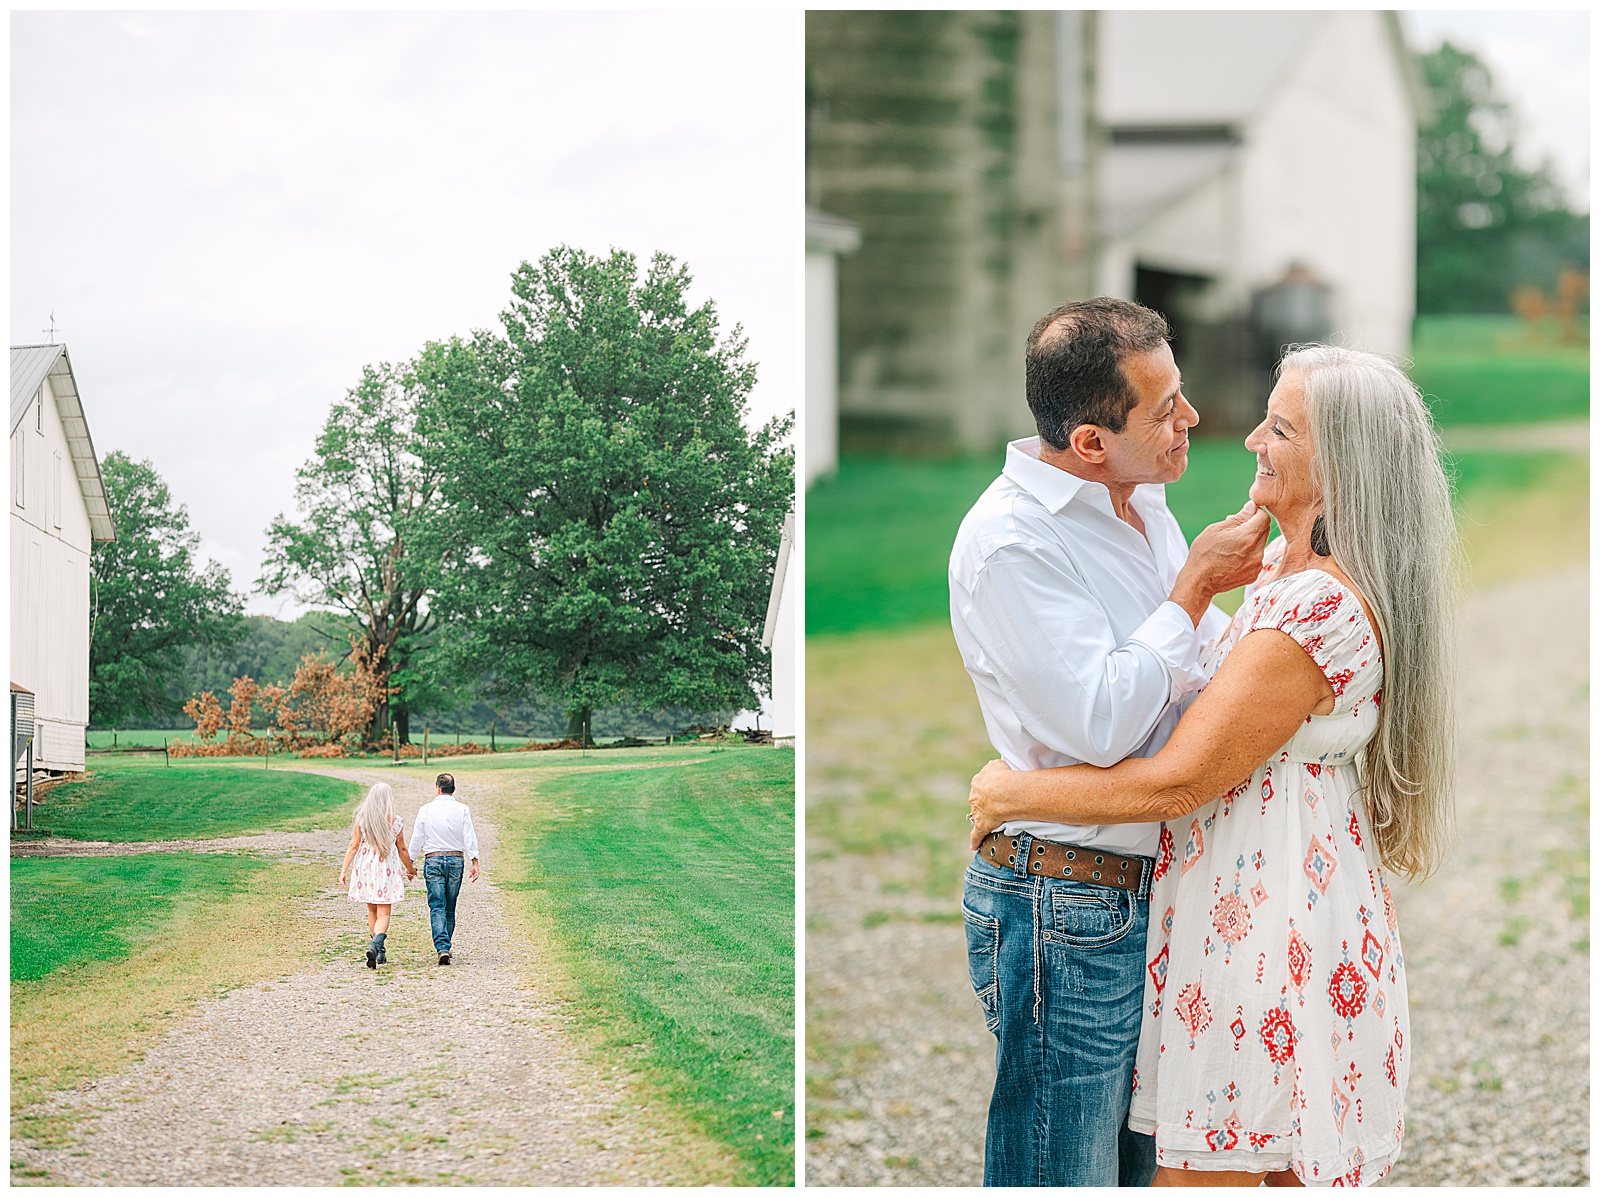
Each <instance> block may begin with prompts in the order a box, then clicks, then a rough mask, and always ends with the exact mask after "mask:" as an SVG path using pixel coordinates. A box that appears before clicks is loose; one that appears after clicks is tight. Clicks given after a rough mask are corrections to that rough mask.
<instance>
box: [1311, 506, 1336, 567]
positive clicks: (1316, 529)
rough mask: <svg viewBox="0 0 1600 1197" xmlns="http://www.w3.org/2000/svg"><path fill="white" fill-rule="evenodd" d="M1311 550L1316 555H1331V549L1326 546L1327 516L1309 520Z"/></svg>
mask: <svg viewBox="0 0 1600 1197" xmlns="http://www.w3.org/2000/svg"><path fill="white" fill-rule="evenodd" d="M1311 551H1312V552H1313V553H1315V554H1316V555H1317V556H1318V557H1331V556H1333V550H1332V549H1330V548H1329V547H1328V517H1327V516H1325V515H1319V516H1317V518H1316V519H1314V520H1312V521H1311Z"/></svg>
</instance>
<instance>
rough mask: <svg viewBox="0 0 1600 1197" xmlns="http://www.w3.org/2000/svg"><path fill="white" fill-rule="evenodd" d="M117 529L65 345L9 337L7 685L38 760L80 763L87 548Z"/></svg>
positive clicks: (69, 765) (85, 689)
mask: <svg viewBox="0 0 1600 1197" xmlns="http://www.w3.org/2000/svg"><path fill="white" fill-rule="evenodd" d="M116 536H117V532H116V528H115V526H114V525H113V523H112V520H111V511H110V508H109V507H108V506H107V503H106V489H105V481H104V479H103V478H102V477H101V474H100V463H99V461H98V459H96V457H95V453H94V443H93V442H92V441H91V440H90V439H89V425H88V422H87V421H86V420H85V418H84V414H83V404H82V403H81V401H80V400H79V397H78V385H77V381H76V380H75V379H74V377H73V374H72V361H71V359H70V358H69V357H68V355H67V347H66V346H65V345H20V346H16V345H14V346H12V348H11V687H12V691H13V693H16V692H17V691H18V690H19V689H20V691H22V692H24V693H26V694H31V696H32V699H33V717H34V723H35V728H36V731H35V740H34V767H35V768H36V769H43V770H48V771H51V772H65V771H68V770H79V769H82V768H83V755H84V730H85V729H86V728H87V727H88V724H89V618H90V594H89V549H90V545H91V544H92V543H93V542H95V541H105V540H115V539H116ZM20 760H21V752H20V748H19V746H18V745H16V744H15V743H14V744H13V751H12V764H13V767H14V768H15V767H16V766H17V765H18V764H19V762H20Z"/></svg>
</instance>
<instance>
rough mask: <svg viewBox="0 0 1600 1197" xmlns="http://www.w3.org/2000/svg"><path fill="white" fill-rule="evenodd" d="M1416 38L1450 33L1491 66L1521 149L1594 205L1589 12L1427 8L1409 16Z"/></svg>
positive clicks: (1427, 44)
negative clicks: (1547, 161)
mask: <svg viewBox="0 0 1600 1197" xmlns="http://www.w3.org/2000/svg"><path fill="white" fill-rule="evenodd" d="M1405 16H1406V20H1407V21H1408V22H1409V23H1410V27H1411V28H1410V32H1411V36H1412V39H1413V42H1414V44H1415V45H1416V47H1417V48H1419V49H1422V50H1432V49H1435V48H1437V47H1438V45H1439V43H1440V42H1441V41H1443V40H1445V39H1447V38H1448V39H1449V40H1450V41H1451V42H1453V43H1454V44H1456V45H1458V46H1461V47H1462V48H1463V49H1469V50H1472V51H1473V52H1474V53H1476V54H1477V55H1478V57H1479V58H1481V59H1483V60H1484V61H1485V62H1487V63H1488V64H1489V69H1490V70H1491V71H1492V72H1493V73H1494V77H1495V82H1496V83H1497V84H1499V87H1500V94H1501V95H1502V96H1504V97H1505V98H1506V99H1508V100H1510V101H1511V103H1512V106H1513V107H1514V108H1515V109H1516V112H1517V115H1518V117H1519V118H1520V124H1521V131H1522V136H1521V138H1520V144H1519V146H1518V148H1519V149H1520V150H1521V151H1522V152H1523V157H1524V159H1525V160H1526V161H1525V164H1526V165H1529V166H1532V165H1537V164H1538V162H1539V161H1540V160H1541V159H1542V158H1543V157H1544V156H1545V155H1546V154H1548V155H1549V156H1550V157H1551V158H1553V159H1554V160H1555V165H1556V168H1557V173H1558V175H1559V177H1560V179H1561V182H1562V183H1563V184H1564V185H1565V187H1566V191H1567V196H1568V199H1569V200H1570V201H1571V202H1572V203H1573V204H1574V205H1575V206H1576V207H1577V209H1578V210H1579V211H1587V210H1588V208H1589V13H1588V11H1587V10H1570V11H1562V12H1424V11H1412V12H1408V13H1406V14H1405Z"/></svg>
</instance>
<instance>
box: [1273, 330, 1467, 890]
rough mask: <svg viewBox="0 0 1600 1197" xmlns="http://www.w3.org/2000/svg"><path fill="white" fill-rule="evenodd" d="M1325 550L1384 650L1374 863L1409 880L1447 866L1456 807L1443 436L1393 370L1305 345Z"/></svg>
mask: <svg viewBox="0 0 1600 1197" xmlns="http://www.w3.org/2000/svg"><path fill="white" fill-rule="evenodd" d="M1278 369H1279V372H1280V374H1290V373H1293V374H1297V375H1299V376H1300V378H1301V380H1302V381H1303V382H1304V384H1305V396H1306V412H1307V416H1308V417H1309V421H1310V424H1311V444H1312V457H1313V463H1314V468H1315V470H1316V475H1317V478H1318V480H1319V481H1320V483H1321V485H1322V500H1323V515H1324V516H1325V517H1326V525H1327V537H1328V547H1329V549H1330V550H1331V551H1332V554H1333V558H1334V560H1335V561H1337V562H1338V563H1339V565H1340V567H1341V568H1342V569H1343V570H1344V572H1345V573H1346V574H1347V575H1348V576H1349V578H1350V580H1351V581H1352V582H1354V583H1355V585H1356V587H1357V588H1358V589H1359V590H1360V591H1361V593H1362V595H1364V596H1365V597H1366V600H1367V603H1368V605H1369V606H1370V608H1371V610H1372V616H1373V619H1374V620H1375V621H1376V622H1377V624H1378V634H1379V636H1380V637H1381V638H1382V641H1383V691H1382V699H1381V701H1380V703H1379V706H1378V730H1377V732H1376V734H1375V735H1374V736H1373V738H1372V741H1371V743H1370V744H1368V746H1367V749H1366V751H1365V752H1364V753H1363V754H1362V760H1361V776H1362V779H1363V787H1364V789H1365V792H1366V798H1367V804H1368V810H1369V812H1370V814H1371V817H1372V830H1373V835H1374V838H1375V839H1376V840H1377V847H1378V857H1379V859H1380V860H1381V861H1382V862H1383V865H1384V867H1386V868H1388V869H1391V870H1393V871H1394V872H1396V873H1398V874H1400V875H1401V876H1403V877H1426V876H1427V875H1428V874H1430V873H1432V872H1433V871H1434V870H1435V869H1436V868H1438V867H1439V862H1440V860H1441V859H1442V858H1443V856H1444V852H1445V848H1446V847H1447V846H1448V844H1449V840H1450V838H1451V834H1452V828H1453V824H1454V812H1455V763H1456V721H1455V697H1456V663H1455V649H1456V636H1455V619H1454V617H1455V607H1456V598H1457V588H1458V578H1459V570H1460V564H1459V563H1460V549H1459V541H1458V537H1457V534H1456V525H1455V519H1454V517H1453V515H1452V514H1451V510H1450V484H1449V481H1448V479H1447V478H1446V477H1445V472H1444V468H1443V466H1442V465H1441V464H1440V460H1439V452H1440V446H1439V437H1438V433H1437V432H1436V431H1435V430H1434V427H1433V418H1432V416H1431V415H1430V414H1429V412H1428V408H1427V405H1426V404H1425V403H1424V402H1423V400H1422V394H1421V392H1419V391H1418V390H1417V388H1416V385H1415V384H1414V383H1413V382H1412V381H1411V379H1410V378H1408V377H1407V376H1406V374H1405V372H1404V371H1403V370H1401V369H1400V367H1399V366H1397V365H1396V364H1395V363H1394V362H1392V361H1390V360H1388V359H1387V358H1384V357H1381V356H1379V355H1378V354H1375V353H1366V352H1363V351H1360V350H1356V349H1345V348H1341V347H1338V346H1333V345H1296V346H1292V347H1291V348H1290V351H1289V352H1288V353H1287V354H1286V355H1285V356H1284V359H1283V361H1282V362H1281V363H1280V365H1279V367H1278Z"/></svg>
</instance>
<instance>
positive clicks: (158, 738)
mask: <svg viewBox="0 0 1600 1197" xmlns="http://www.w3.org/2000/svg"><path fill="white" fill-rule="evenodd" d="M458 738H459V739H460V742H461V743H463V744H467V743H472V744H488V743H489V737H488V736H487V735H481V736H480V735H473V734H471V733H468V732H462V733H461V735H460V736H459V737H457V736H456V734H455V733H454V732H452V731H438V730H436V731H434V732H433V734H432V738H431V739H430V741H429V743H430V744H431V745H432V747H434V748H442V747H444V746H445V745H446V744H454V743H456V741H457V739H458ZM195 739H196V737H195V734H194V729H193V728H190V729H188V730H187V731H185V730H181V729H167V728H119V729H118V730H116V731H103V730H99V729H95V730H91V731H90V732H89V747H90V748H95V749H100V748H113V747H115V748H135V747H141V748H160V747H161V746H162V745H163V744H167V743H172V744H177V743H180V742H182V743H186V744H188V743H194V742H195ZM602 739H604V738H603V737H602ZM411 742H412V743H413V744H416V745H417V746H418V747H421V745H422V729H421V728H417V729H415V730H414V731H413V732H412V733H411ZM549 742H550V741H549V740H544V741H541V743H549ZM527 743H529V740H528V738H527V737H525V736H505V735H499V736H495V737H494V744H495V747H496V748H498V749H500V750H501V751H505V750H506V749H508V748H516V747H518V746H520V745H523V744H527ZM211 759H216V758H211Z"/></svg>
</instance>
